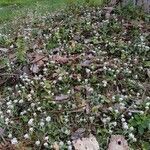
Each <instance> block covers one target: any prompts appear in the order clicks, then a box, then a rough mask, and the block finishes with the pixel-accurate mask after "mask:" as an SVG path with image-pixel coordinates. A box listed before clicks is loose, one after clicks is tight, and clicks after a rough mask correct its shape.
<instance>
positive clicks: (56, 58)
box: [52, 55, 69, 64]
mask: <svg viewBox="0 0 150 150" xmlns="http://www.w3.org/2000/svg"><path fill="white" fill-rule="evenodd" d="M52 60H53V61H55V62H57V63H59V64H65V63H67V62H68V61H69V59H68V58H67V57H66V56H59V55H55V56H53V57H52Z"/></svg>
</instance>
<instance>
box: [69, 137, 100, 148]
mask: <svg viewBox="0 0 150 150" xmlns="http://www.w3.org/2000/svg"><path fill="white" fill-rule="evenodd" d="M72 143H73V146H74V148H75V150H99V144H98V142H97V140H96V138H95V137H94V136H93V135H92V134H90V136H89V137H88V138H82V139H77V140H74V141H73V142H72Z"/></svg>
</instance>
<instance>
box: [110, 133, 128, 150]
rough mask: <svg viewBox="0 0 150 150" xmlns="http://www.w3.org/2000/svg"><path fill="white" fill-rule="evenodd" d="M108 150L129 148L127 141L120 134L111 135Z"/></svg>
mask: <svg viewBox="0 0 150 150" xmlns="http://www.w3.org/2000/svg"><path fill="white" fill-rule="evenodd" d="M108 150H129V147H128V143H127V141H126V140H125V138H124V136H122V135H112V136H111V138H110V143H109V146H108Z"/></svg>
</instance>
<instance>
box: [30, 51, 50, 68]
mask: <svg viewBox="0 0 150 150" xmlns="http://www.w3.org/2000/svg"><path fill="white" fill-rule="evenodd" d="M32 55H33V54H32ZM32 55H31V56H32ZM33 57H34V59H33V60H32V63H33V64H35V63H36V64H37V65H38V66H40V67H41V66H43V65H44V61H48V58H47V57H46V56H45V55H44V54H43V53H35V54H34V56H33Z"/></svg>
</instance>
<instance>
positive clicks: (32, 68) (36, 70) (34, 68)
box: [30, 64, 40, 73]
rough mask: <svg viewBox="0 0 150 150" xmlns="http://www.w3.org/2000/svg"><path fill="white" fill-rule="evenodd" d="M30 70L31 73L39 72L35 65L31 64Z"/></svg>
mask: <svg viewBox="0 0 150 150" xmlns="http://www.w3.org/2000/svg"><path fill="white" fill-rule="evenodd" d="M30 70H31V71H32V72H33V73H38V72H39V71H40V69H39V67H38V66H37V65H36V64H32V65H31V68H30Z"/></svg>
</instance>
